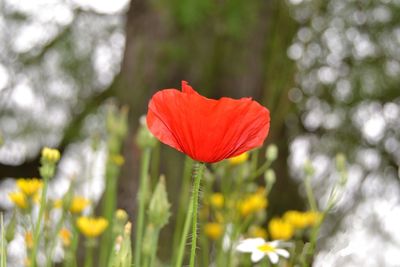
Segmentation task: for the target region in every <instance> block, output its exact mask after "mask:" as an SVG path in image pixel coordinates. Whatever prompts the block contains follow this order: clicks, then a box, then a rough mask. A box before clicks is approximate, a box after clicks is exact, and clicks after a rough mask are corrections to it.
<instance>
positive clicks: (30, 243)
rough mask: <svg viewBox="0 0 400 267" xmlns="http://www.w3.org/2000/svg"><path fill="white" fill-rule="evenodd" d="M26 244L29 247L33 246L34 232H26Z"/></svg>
mask: <svg viewBox="0 0 400 267" xmlns="http://www.w3.org/2000/svg"><path fill="white" fill-rule="evenodd" d="M25 244H26V247H27V248H29V249H31V248H33V234H32V232H30V231H28V232H26V233H25Z"/></svg>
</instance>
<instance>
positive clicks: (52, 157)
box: [42, 147, 61, 164]
mask: <svg viewBox="0 0 400 267" xmlns="http://www.w3.org/2000/svg"><path fill="white" fill-rule="evenodd" d="M60 157H61V155H60V151H58V150H57V149H52V148H48V147H44V148H43V149H42V158H43V160H45V161H47V162H49V163H53V164H54V163H57V162H58V161H59V160H60Z"/></svg>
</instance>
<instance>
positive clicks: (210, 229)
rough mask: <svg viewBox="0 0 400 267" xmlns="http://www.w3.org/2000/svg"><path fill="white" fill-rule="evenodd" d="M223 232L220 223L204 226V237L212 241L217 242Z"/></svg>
mask: <svg viewBox="0 0 400 267" xmlns="http://www.w3.org/2000/svg"><path fill="white" fill-rule="evenodd" d="M223 232H224V228H223V226H222V225H221V224H220V223H207V224H206V225H204V233H205V235H206V236H207V237H208V238H210V239H212V240H218V239H219V238H220V237H221V236H222V234H223Z"/></svg>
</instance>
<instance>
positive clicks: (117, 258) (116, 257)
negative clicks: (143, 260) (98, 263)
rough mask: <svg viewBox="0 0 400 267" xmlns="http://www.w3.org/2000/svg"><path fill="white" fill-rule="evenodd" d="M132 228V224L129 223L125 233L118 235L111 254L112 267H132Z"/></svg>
mask: <svg viewBox="0 0 400 267" xmlns="http://www.w3.org/2000/svg"><path fill="white" fill-rule="evenodd" d="M131 227H132V224H131V223H130V222H127V223H126V225H125V227H124V228H125V231H124V233H123V234H122V235H118V236H117V238H116V240H115V249H114V252H113V253H112V254H111V258H110V264H109V265H108V266H111V267H131V266H132V248H131Z"/></svg>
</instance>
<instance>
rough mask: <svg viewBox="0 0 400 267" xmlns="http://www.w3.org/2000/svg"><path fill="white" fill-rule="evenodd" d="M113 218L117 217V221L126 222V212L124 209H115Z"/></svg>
mask: <svg viewBox="0 0 400 267" xmlns="http://www.w3.org/2000/svg"><path fill="white" fill-rule="evenodd" d="M115 218H116V219H117V221H118V222H121V223H122V224H126V223H127V221H128V213H126V211H125V210H123V209H117V210H116V211H115Z"/></svg>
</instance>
